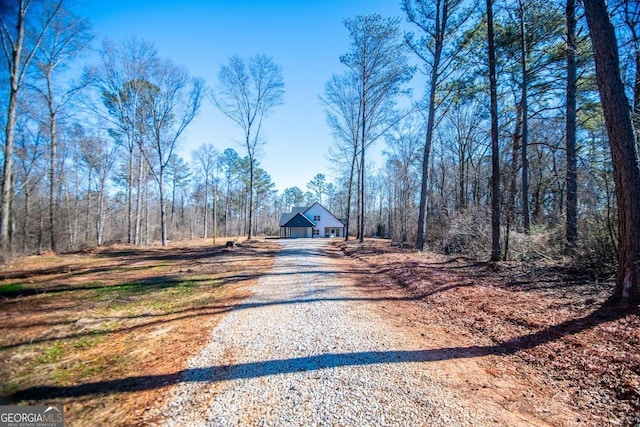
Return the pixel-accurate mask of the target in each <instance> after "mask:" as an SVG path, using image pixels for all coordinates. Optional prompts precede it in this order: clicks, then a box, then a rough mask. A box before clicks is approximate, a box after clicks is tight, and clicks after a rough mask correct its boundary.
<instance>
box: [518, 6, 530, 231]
mask: <svg viewBox="0 0 640 427" xmlns="http://www.w3.org/2000/svg"><path fill="white" fill-rule="evenodd" d="M527 49H528V47H527V23H526V18H525V9H524V4H522V1H521V2H520V55H521V56H520V66H521V68H522V88H521V89H522V99H521V103H522V227H523V229H524V232H525V234H529V233H530V232H531V215H530V214H529V155H528V153H527V151H528V148H529V99H528V98H529V75H528V73H529V71H528V68H527V57H528V53H527Z"/></svg>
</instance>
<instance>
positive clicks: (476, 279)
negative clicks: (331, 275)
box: [334, 240, 640, 426]
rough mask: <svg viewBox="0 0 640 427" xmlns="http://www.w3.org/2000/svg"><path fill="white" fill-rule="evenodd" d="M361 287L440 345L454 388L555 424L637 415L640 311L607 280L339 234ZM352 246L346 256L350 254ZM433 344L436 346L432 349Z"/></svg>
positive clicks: (340, 248)
mask: <svg viewBox="0 0 640 427" xmlns="http://www.w3.org/2000/svg"><path fill="white" fill-rule="evenodd" d="M334 255H335V256H336V257H337V258H340V259H341V261H340V262H343V263H346V265H348V266H350V267H345V268H347V269H348V268H350V269H351V270H350V271H351V272H352V277H353V278H354V281H353V283H354V284H357V288H358V289H359V291H360V292H362V293H364V294H366V295H369V296H374V295H375V296H376V297H378V298H381V297H383V296H384V297H386V298H383V299H393V302H388V303H380V304H377V309H378V310H380V311H381V312H382V313H383V314H384V316H385V317H386V318H387V319H389V321H390V322H393V323H394V324H396V325H399V326H402V327H404V328H406V330H407V331H408V332H412V333H413V335H414V336H415V339H416V340H418V341H420V342H422V344H423V345H424V346H426V347H428V348H431V349H439V350H434V357H435V359H437V363H438V364H439V368H440V369H442V371H443V372H444V373H445V375H446V376H447V377H448V378H450V380H451V386H452V387H454V388H457V389H459V390H464V391H465V393H467V394H468V395H469V396H471V397H472V398H473V396H477V397H478V398H482V399H483V400H484V399H488V400H489V401H491V402H493V404H495V405H498V406H500V407H503V408H507V409H509V410H512V411H514V412H516V411H519V412H521V413H523V414H530V415H531V416H532V417H534V418H535V419H544V420H547V421H548V422H549V423H550V424H552V425H590V426H591V425H593V426H596V425H597V426H603V425H636V423H639V422H640V316H639V313H638V310H637V309H629V310H620V309H613V308H608V307H606V306H604V305H603V303H604V302H605V300H606V298H607V296H608V295H609V291H610V284H609V283H604V284H603V283H600V284H598V283H595V282H594V281H591V280H589V278H585V277H581V276H580V274H579V272H574V271H569V270H567V269H564V268H562V267H561V266H558V265H552V264H542V263H538V264H535V265H533V264H531V265H527V266H523V265H522V264H500V265H498V266H497V268H496V266H495V265H490V264H487V263H482V262H475V261H471V260H465V259H461V258H452V257H444V256H439V255H435V254H429V253H416V252H415V251H410V250H402V249H399V248H396V247H393V246H391V245H390V244H389V242H388V241H381V240H380V241H376V240H371V241H367V242H366V243H365V244H364V245H360V244H358V243H352V242H349V243H344V242H342V243H339V244H336V246H335V253H334ZM344 255H347V257H345V256H344ZM436 353H437V354H436Z"/></svg>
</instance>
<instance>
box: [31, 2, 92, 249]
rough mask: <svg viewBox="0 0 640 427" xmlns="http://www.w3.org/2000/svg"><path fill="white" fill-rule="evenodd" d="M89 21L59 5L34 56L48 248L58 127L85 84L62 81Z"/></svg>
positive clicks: (87, 36)
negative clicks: (45, 159) (45, 165)
mask: <svg viewBox="0 0 640 427" xmlns="http://www.w3.org/2000/svg"><path fill="white" fill-rule="evenodd" d="M90 28H91V27H90V24H89V23H88V21H87V20H85V19H83V18H81V17H79V16H76V15H74V14H73V13H71V12H70V11H68V10H67V9H65V8H64V7H62V8H61V9H60V10H59V11H58V13H57V14H56V16H55V17H54V19H53V20H52V22H51V23H50V25H49V26H48V28H47V31H45V33H44V37H43V39H42V42H41V44H40V49H39V51H38V52H37V54H36V56H35V66H36V69H37V71H38V81H36V82H35V84H34V85H33V86H32V87H33V89H34V90H35V92H36V93H37V94H38V95H39V98H40V99H41V100H42V102H43V103H44V105H45V106H46V107H45V114H44V117H42V118H41V121H42V124H43V125H44V126H45V128H46V129H47V131H48V134H49V172H48V175H49V236H50V245H51V246H50V247H51V250H53V251H56V250H57V239H56V218H57V213H56V197H55V195H56V189H57V187H58V185H59V182H58V179H57V174H56V172H57V169H58V167H57V164H56V163H57V161H58V144H59V141H58V126H59V125H60V123H61V122H63V121H64V117H63V109H64V108H65V107H66V106H67V105H68V104H69V103H70V102H71V101H72V100H73V98H74V96H75V95H76V94H77V92H78V91H79V90H80V89H82V88H83V87H85V86H86V80H79V82H80V83H79V84H73V85H71V86H70V87H67V88H65V87H64V85H63V84H61V82H60V81H61V78H62V77H64V72H65V71H67V70H68V65H69V62H70V61H71V60H72V59H74V58H75V57H77V56H78V55H79V54H81V53H82V52H83V51H84V50H85V49H86V48H87V47H88V45H89V43H90V42H91V40H92V34H91V31H90Z"/></svg>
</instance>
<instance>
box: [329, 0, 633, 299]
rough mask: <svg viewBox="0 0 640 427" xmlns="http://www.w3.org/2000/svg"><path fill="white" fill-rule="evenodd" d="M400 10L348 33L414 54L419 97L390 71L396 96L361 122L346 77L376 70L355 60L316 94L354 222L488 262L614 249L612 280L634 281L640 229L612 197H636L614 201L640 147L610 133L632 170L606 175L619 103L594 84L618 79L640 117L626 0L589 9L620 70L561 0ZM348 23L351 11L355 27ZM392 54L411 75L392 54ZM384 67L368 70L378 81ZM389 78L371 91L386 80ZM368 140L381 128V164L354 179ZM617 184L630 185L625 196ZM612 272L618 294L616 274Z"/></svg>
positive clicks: (606, 260) (608, 254)
mask: <svg viewBox="0 0 640 427" xmlns="http://www.w3.org/2000/svg"><path fill="white" fill-rule="evenodd" d="M587 3H589V2H587ZM591 3H593V2H591ZM596 3H602V4H604V3H603V2H600V1H596ZM485 6H486V7H485ZM401 9H402V11H403V12H404V17H405V18H406V20H407V22H409V23H410V24H411V27H410V28H411V29H410V30H409V31H404V32H403V31H401V30H400V27H399V21H397V20H393V19H384V18H381V17H379V16H376V17H371V16H369V17H358V18H357V19H358V20H360V22H361V23H363V24H364V23H367V22H369V23H371V22H372V21H375V23H374V24H371V26H370V28H361V29H359V31H360V32H367V31H368V32H369V35H372V34H373V35H375V34H380V35H377V36H375V39H376V42H377V43H378V44H384V45H386V46H388V47H392V49H393V52H394V54H395V55H396V56H399V57H400V58H406V57H409V58H410V60H411V62H412V63H415V64H417V68H418V70H419V71H420V74H421V75H422V76H425V77H426V84H425V89H424V93H421V92H420V90H421V89H420V88H411V89H413V95H414V97H413V98H412V101H411V102H408V101H407V100H406V99H403V97H402V93H403V89H409V88H408V87H406V86H403V85H402V84H403V82H401V84H400V87H399V88H398V89H396V90H395V92H394V93H391V94H384V95H383V96H385V99H386V102H387V104H385V107H386V109H385V110H384V113H383V114H381V116H379V117H376V118H377V121H376V118H367V120H365V112H364V108H365V102H366V101H368V100H370V99H371V98H372V94H370V93H367V92H366V91H365V90H364V89H360V90H358V89H357V88H358V85H363V87H365V86H366V83H363V82H365V81H366V80H367V79H369V80H371V79H372V77H371V76H370V75H369V76H367V75H366V73H362V71H363V70H365V69H366V65H362V66H360V67H359V68H358V72H353V70H352V67H350V66H349V64H346V65H347V67H345V71H344V72H343V73H342V74H336V75H335V76H334V77H333V78H332V80H331V81H330V82H328V83H327V85H326V90H325V94H324V95H323V96H322V99H323V101H324V103H325V105H326V106H327V108H326V112H327V121H328V123H329V125H330V126H331V127H332V129H333V131H334V136H335V143H334V147H333V164H334V165H336V164H338V165H340V167H339V168H338V170H337V172H338V174H339V176H340V177H341V181H340V183H339V185H338V186H337V187H338V188H344V187H346V188H348V189H350V191H349V192H348V193H347V194H348V195H347V197H346V200H347V204H346V205H345V206H344V209H345V211H344V212H345V215H347V213H348V214H349V215H350V216H351V217H355V218H358V221H357V223H358V226H357V227H352V228H351V229H352V232H353V233H355V234H356V235H357V236H358V237H362V236H365V235H366V236H370V235H380V236H384V237H390V238H391V239H392V240H393V241H395V242H397V243H399V244H403V245H404V244H406V245H411V246H416V247H417V248H419V249H423V248H426V247H428V248H430V249H433V250H437V251H441V252H444V253H465V254H472V255H476V256H479V257H486V256H488V254H491V258H492V259H493V260H495V261H498V260H508V259H522V258H532V257H535V258H539V257H547V258H553V259H560V258H562V257H564V256H566V257H570V258H573V259H575V260H576V261H578V262H579V263H580V264H581V265H583V266H587V267H591V268H593V269H594V270H595V271H597V272H605V271H611V269H612V268H613V267H614V266H615V265H621V254H622V253H623V252H625V249H624V247H625V246H626V247H627V248H629V251H627V252H628V253H630V254H631V255H630V258H631V259H635V267H633V265H634V264H633V262H632V261H628V259H629V257H626V258H625V259H627V261H626V262H627V270H626V271H627V273H625V274H623V276H625V277H626V280H627V285H628V286H629V287H633V283H634V282H638V275H637V271H638V267H637V266H638V264H639V263H638V250H637V249H636V248H637V239H638V237H637V236H638V234H640V229H638V228H639V227H638V226H637V223H636V225H633V223H632V222H631V221H629V225H626V226H625V227H626V233H622V234H621V228H620V224H621V221H622V219H621V218H622V217H621V216H620V212H619V210H618V206H619V203H620V201H621V200H622V201H625V203H624V204H625V205H626V206H629V205H631V206H636V205H635V204H634V203H636V202H626V201H627V200H636V199H637V198H638V190H640V189H639V188H636V185H635V184H633V182H634V181H633V179H635V178H633V176H635V175H637V170H638V157H637V156H638V154H637V153H638V147H640V144H639V142H638V140H637V139H636V137H635V136H634V137H631V138H630V137H629V133H627V134H626V135H627V136H626V137H624V138H622V140H623V141H624V140H628V141H629V142H631V144H630V145H629V144H628V145H627V146H626V147H625V150H626V151H624V150H621V151H620V152H623V151H624V152H626V155H625V156H621V158H622V157H624V158H625V159H626V160H627V162H626V163H628V164H629V166H628V168H626V171H628V172H629V173H628V175H627V178H620V179H618V178H616V176H617V174H616V173H614V172H615V171H616V166H617V164H614V163H613V162H612V151H613V150H614V143H613V138H612V136H611V135H612V133H611V127H610V126H609V125H610V124H611V123H614V122H622V121H624V120H618V119H617V117H621V116H624V114H619V115H617V116H616V114H617V113H614V114H613V116H615V117H614V118H613V120H610V119H611V118H612V117H613V116H611V115H607V114H603V110H602V107H601V104H600V96H599V90H600V93H603V92H602V91H603V90H606V87H605V86H606V84H605V86H603V84H602V83H603V81H602V80H603V79H601V78H600V77H601V76H603V75H612V76H616V75H618V76H620V77H621V78H619V79H618V80H620V81H621V84H624V93H622V94H621V95H622V97H624V95H625V94H626V97H627V98H628V99H630V100H631V103H629V102H626V103H624V102H623V103H622V105H623V106H626V109H627V110H628V111H629V112H632V114H631V117H632V118H633V124H634V125H635V127H636V129H637V128H638V125H639V124H640V114H639V113H640V105H639V103H640V39H639V38H638V35H640V32H639V31H640V5H639V4H638V2H630V1H623V0H619V1H617V2H613V3H612V4H610V8H609V10H608V11H607V10H606V6H605V7H604V8H601V9H600V10H599V11H598V12H597V13H596V14H595V16H596V18H595V20H596V21H599V22H604V23H607V22H610V23H612V24H613V25H612V27H611V28H613V29H614V30H615V38H613V39H611V38H610V40H613V41H614V44H613V45H612V46H609V51H611V52H614V56H615V52H619V56H618V57H617V58H616V59H618V60H619V63H620V69H619V70H617V69H615V70H613V69H609V70H608V71H606V72H601V71H598V73H596V67H595V61H594V56H593V49H592V45H591V40H592V39H593V37H597V32H598V29H597V28H596V29H595V30H594V29H593V28H592V29H591V33H590V32H589V27H588V26H587V22H586V20H585V14H584V9H583V8H582V7H581V5H580V4H579V3H578V4H576V2H574V1H573V0H567V1H564V0H563V1H556V2H542V1H539V0H516V1H491V0H488V1H487V3H486V5H485V4H480V3H475V2H467V1H460V0H433V1H422V0H404V1H402V2H401ZM489 12H492V13H489ZM350 25H351V24H350V21H347V22H346V26H347V28H348V29H349V30H350V31H352V30H351V26H350ZM591 26H592V27H593V26H594V24H593V23H592V24H591ZM390 34H392V36H390ZM487 35H488V36H487ZM590 36H591V38H590ZM398 37H403V39H404V44H403V45H402V46H400V45H397V39H398ZM351 39H352V46H351V51H350V52H351V53H350V55H353V56H359V58H360V59H361V61H362V64H370V63H375V64H379V63H380V62H381V61H378V60H371V58H373V57H375V52H374V53H373V54H371V53H369V58H367V52H366V49H365V48H364V47H363V42H362V41H361V40H366V37H364V36H363V35H362V34H355V35H354V34H352V36H351ZM616 40H617V45H616ZM368 45H369V46H373V45H375V43H371V42H369V43H368ZM616 48H617V49H616ZM376 49H377V47H376ZM608 62H612V61H611V60H608ZM395 64H396V65H397V66H398V67H405V69H406V70H407V72H411V69H410V67H409V66H408V65H404V63H403V62H402V61H399V60H396V61H395ZM385 72H386V71H385V70H374V71H373V72H372V73H371V74H372V75H373V76H374V77H373V78H374V79H375V78H379V77H380V78H382V77H383V76H384V73H385ZM363 74H364V76H363ZM596 77H598V79H596ZM386 81H387V82H388V83H389V84H388V85H387V86H384V87H383V88H381V89H379V90H378V91H377V92H376V91H375V89H374V95H373V96H376V95H379V94H382V93H383V92H384V91H385V90H387V89H388V88H389V87H390V86H391V85H393V83H392V82H391V79H386ZM354 88H355V89H354ZM416 92H419V93H418V94H417V95H418V96H416ZM492 92H494V93H495V98H492V96H490V95H491V94H492ZM607 93H609V92H607ZM610 97H612V96H610ZM624 101H626V99H625V100H624ZM618 105H620V104H618ZM605 112H606V111H605ZM622 113H623V112H622ZM372 115H373V114H372ZM360 116H362V118H359V117H360ZM605 118H606V119H607V120H605ZM365 123H367V124H368V126H370V129H367V131H369V133H368V134H365V133H366V132H365V130H364V129H365V127H364V126H365V125H364V124H365ZM608 131H609V132H608ZM635 134H636V135H637V134H638V133H637V132H635ZM358 135H360V136H358ZM625 138H626V139H625ZM377 139H380V140H384V142H380V143H384V147H385V159H386V164H385V165H384V167H382V168H380V169H379V170H378V171H377V173H375V177H373V178H369V179H368V180H367V181H365V182H364V183H363V181H362V180H361V179H360V177H361V176H362V175H361V174H362V173H363V171H366V173H367V174H369V175H371V174H372V171H371V169H370V167H369V165H368V164H367V163H365V161H364V160H363V159H364V158H363V157H362V156H361V154H362V153H363V152H364V151H365V150H363V149H362V147H364V149H367V148H368V146H369V145H371V144H373V143H374V142H375V141H376V140H377ZM610 143H611V144H610ZM634 143H635V150H634ZM618 163H622V162H618ZM634 163H635V166H634ZM362 165H364V168H363V167H362ZM634 168H635V169H634ZM618 170H619V172H620V173H621V174H622V173H623V172H622V168H618ZM626 171H625V172H624V173H627V172H626ZM625 187H626V188H627V189H630V191H629V192H628V193H625V195H624V196H621V194H622V193H620V190H621V189H623V188H625ZM616 188H617V189H618V193H616ZM351 194H353V195H355V199H356V201H355V202H354V201H353V200H352V199H351V198H350V195H351ZM347 206H348V208H347ZM625 209H626V210H627V212H629V214H628V215H626V216H625V217H626V218H631V217H637V216H638V214H637V213H635V211H634V208H629V207H626V208H625ZM634 270H635V273H632V271H634ZM620 274H621V273H620V270H619V273H618V277H619V279H618V282H619V286H618V290H620V289H622V287H623V285H622V282H623V281H625V279H622V276H621V275H620ZM632 277H635V278H632ZM635 286H636V291H635V292H636V293H637V286H638V283H635ZM617 292H618V291H617ZM618 296H622V294H618ZM630 299H631V300H633V297H631V298H630Z"/></svg>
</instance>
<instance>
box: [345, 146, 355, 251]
mask: <svg viewBox="0 0 640 427" xmlns="http://www.w3.org/2000/svg"><path fill="white" fill-rule="evenodd" d="M357 155H358V142H357V138H356V141H355V144H354V148H353V156H352V157H351V170H350V171H349V186H348V188H347V206H346V207H347V211H346V214H347V217H346V219H347V221H346V224H345V233H344V240H345V242H346V241H348V240H349V223H350V220H351V198H352V194H353V174H354V172H355V169H356V156H357Z"/></svg>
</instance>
